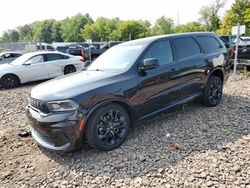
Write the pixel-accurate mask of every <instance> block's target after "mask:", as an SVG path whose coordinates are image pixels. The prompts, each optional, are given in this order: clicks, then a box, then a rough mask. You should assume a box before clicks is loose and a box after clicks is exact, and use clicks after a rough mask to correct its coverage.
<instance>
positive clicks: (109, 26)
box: [82, 17, 120, 41]
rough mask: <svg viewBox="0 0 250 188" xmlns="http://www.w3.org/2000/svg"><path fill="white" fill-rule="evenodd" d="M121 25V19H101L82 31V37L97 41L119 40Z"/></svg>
mask: <svg viewBox="0 0 250 188" xmlns="http://www.w3.org/2000/svg"><path fill="white" fill-rule="evenodd" d="M119 24H120V20H119V18H113V19H108V18H104V17H100V18H97V19H96V21H95V22H94V23H92V24H88V25H86V26H85V27H84V29H82V36H83V38H84V39H92V40H95V41H109V40H118V39H119V37H120V35H119V32H117V29H118V27H119Z"/></svg>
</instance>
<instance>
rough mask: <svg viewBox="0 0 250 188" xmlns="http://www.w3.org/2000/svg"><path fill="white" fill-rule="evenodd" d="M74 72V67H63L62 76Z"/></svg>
mask: <svg viewBox="0 0 250 188" xmlns="http://www.w3.org/2000/svg"><path fill="white" fill-rule="evenodd" d="M73 72H76V68H75V66H74V65H67V66H66V67H64V70H63V73H64V74H70V73H73Z"/></svg>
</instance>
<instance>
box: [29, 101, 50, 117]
mask: <svg viewBox="0 0 250 188" xmlns="http://www.w3.org/2000/svg"><path fill="white" fill-rule="evenodd" d="M29 104H30V106H32V107H33V108H35V109H38V110H40V111H41V112H43V113H45V114H49V113H50V110H49V108H48V106H47V104H46V103H45V102H43V101H39V100H36V99H32V98H30V99H29Z"/></svg>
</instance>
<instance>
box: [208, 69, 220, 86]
mask: <svg viewBox="0 0 250 188" xmlns="http://www.w3.org/2000/svg"><path fill="white" fill-rule="evenodd" d="M211 76H218V77H219V78H220V79H221V81H222V84H223V83H224V73H223V71H222V70H221V69H220V68H216V69H213V70H212V71H211V72H210V74H209V76H208V78H207V81H206V83H207V82H208V80H209V78H210V77H211Z"/></svg>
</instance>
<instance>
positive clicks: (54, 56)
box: [46, 54, 63, 61]
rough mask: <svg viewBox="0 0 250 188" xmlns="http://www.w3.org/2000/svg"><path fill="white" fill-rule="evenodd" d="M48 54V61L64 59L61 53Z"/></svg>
mask: <svg viewBox="0 0 250 188" xmlns="http://www.w3.org/2000/svg"><path fill="white" fill-rule="evenodd" d="M46 56H47V61H55V60H60V59H63V58H62V56H61V55H60V54H47V55H46Z"/></svg>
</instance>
